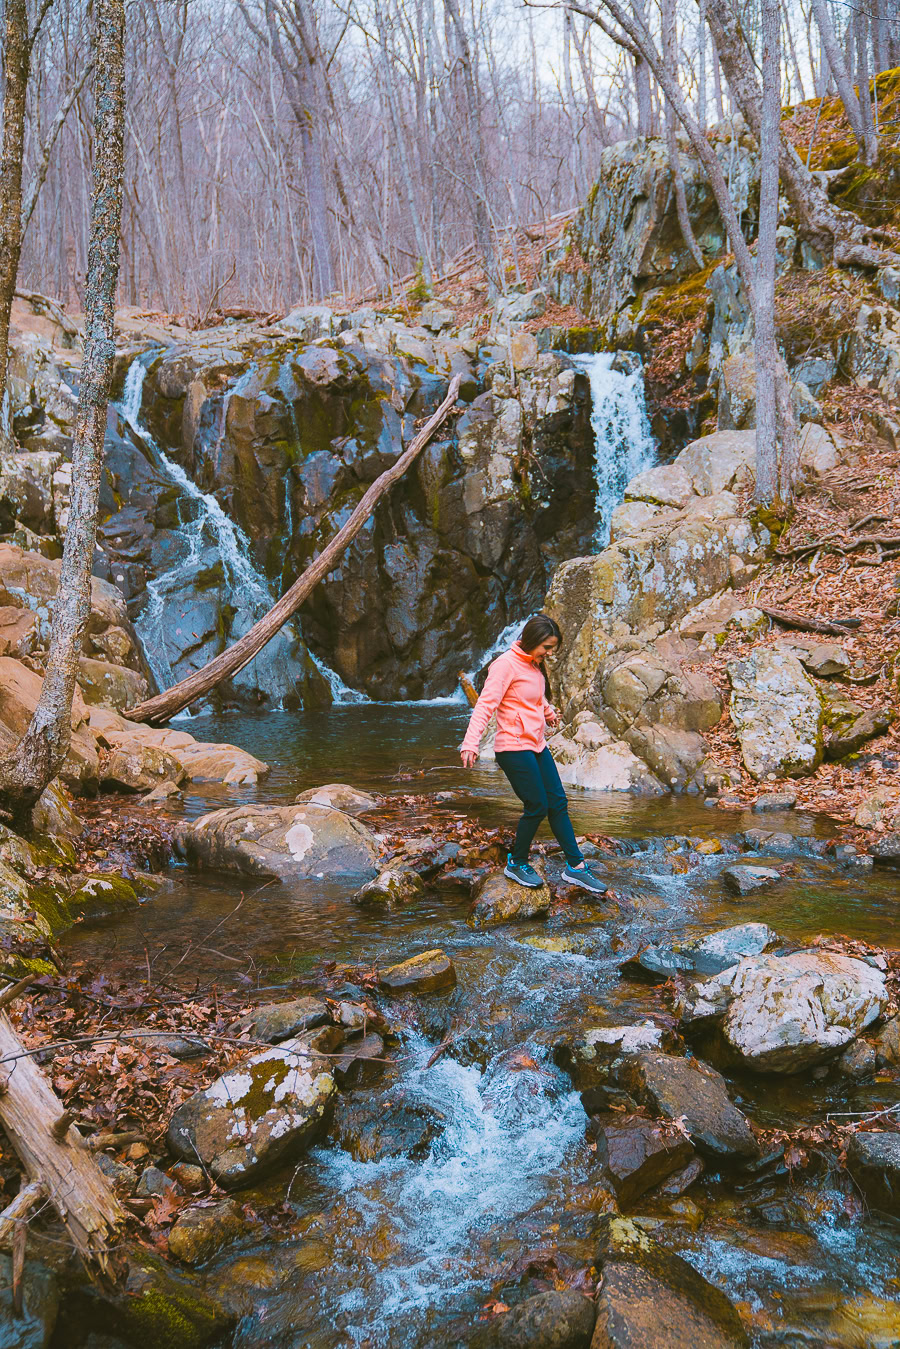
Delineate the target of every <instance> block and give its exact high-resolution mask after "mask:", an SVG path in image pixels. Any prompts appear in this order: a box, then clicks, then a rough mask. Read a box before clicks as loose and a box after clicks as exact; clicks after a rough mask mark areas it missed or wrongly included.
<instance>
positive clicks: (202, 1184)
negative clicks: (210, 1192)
mask: <svg viewBox="0 0 900 1349" xmlns="http://www.w3.org/2000/svg"><path fill="white" fill-rule="evenodd" d="M169 1171H170V1174H171V1175H172V1176H174V1178H175V1179H176V1180H177V1181H178V1184H179V1185H180V1186H182V1188H183V1189H185V1190H187V1192H188V1193H189V1194H197V1193H198V1192H199V1191H201V1190H207V1189H208V1188H209V1181H208V1180H207V1178H206V1172H205V1171H204V1170H203V1167H202V1166H194V1165H192V1163H191V1162H175V1163H174V1165H173V1166H171V1167H170V1168H169Z"/></svg>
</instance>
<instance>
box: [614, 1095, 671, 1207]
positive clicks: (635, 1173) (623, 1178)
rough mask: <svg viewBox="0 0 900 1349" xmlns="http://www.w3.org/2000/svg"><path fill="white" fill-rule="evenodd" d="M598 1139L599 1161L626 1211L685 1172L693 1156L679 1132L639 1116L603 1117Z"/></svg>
mask: <svg viewBox="0 0 900 1349" xmlns="http://www.w3.org/2000/svg"><path fill="white" fill-rule="evenodd" d="M596 1139H597V1161H598V1162H599V1164H600V1165H601V1166H602V1168H603V1171H604V1173H605V1175H606V1176H607V1178H608V1179H609V1181H610V1183H611V1184H612V1187H613V1190H614V1191H615V1195H616V1199H617V1200H618V1202H619V1204H621V1206H622V1207H623V1208H630V1206H631V1205H632V1204H634V1202H635V1201H636V1200H637V1199H640V1197H641V1195H642V1194H645V1193H646V1192H647V1190H652V1189H653V1186H654V1185H658V1184H659V1183H660V1181H663V1180H666V1179H667V1178H668V1177H669V1176H671V1175H674V1174H675V1172H676V1171H681V1170H683V1169H684V1167H686V1166H687V1164H688V1162H689V1161H690V1160H691V1158H692V1157H693V1155H694V1149H693V1147H692V1146H691V1143H690V1141H689V1140H688V1139H687V1138H686V1137H685V1136H684V1134H683V1133H681V1131H680V1130H678V1129H675V1128H672V1127H671V1126H667V1125H664V1124H659V1123H656V1122H654V1121H653V1120H649V1119H643V1118H641V1116H639V1115H631V1116H627V1115H626V1116H624V1117H623V1116H620V1115H616V1116H609V1115H607V1116H604V1117H603V1118H602V1119H599V1120H598V1121H597V1125H596Z"/></svg>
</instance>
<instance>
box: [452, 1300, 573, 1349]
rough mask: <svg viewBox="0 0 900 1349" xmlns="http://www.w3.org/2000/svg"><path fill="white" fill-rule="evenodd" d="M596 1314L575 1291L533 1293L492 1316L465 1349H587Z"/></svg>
mask: <svg viewBox="0 0 900 1349" xmlns="http://www.w3.org/2000/svg"><path fill="white" fill-rule="evenodd" d="M595 1318H596V1312H595V1311H594V1303H593V1301H592V1299H591V1298H589V1297H585V1295H584V1293H579V1292H577V1291H576V1290H575V1289H571V1288H564V1289H562V1290H560V1291H559V1292H556V1291H551V1292H549V1293H537V1294H536V1295H535V1296H534V1297H529V1298H526V1299H525V1301H524V1302H520V1303H518V1304H517V1305H516V1306H515V1307H511V1308H510V1310H509V1311H508V1312H501V1313H500V1314H499V1315H497V1316H492V1317H491V1319H490V1321H489V1322H488V1323H487V1324H486V1325H484V1326H479V1327H478V1328H477V1329H476V1331H475V1333H474V1335H473V1336H472V1338H471V1339H470V1340H469V1349H590V1344H591V1336H592V1334H593V1332H594V1320H595Z"/></svg>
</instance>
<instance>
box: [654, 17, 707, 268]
mask: <svg viewBox="0 0 900 1349" xmlns="http://www.w3.org/2000/svg"><path fill="white" fill-rule="evenodd" d="M662 39H663V60H664V61H665V63H666V65H667V66H668V67H669V69H670V70H671V71H672V72H673V74H674V76H675V78H676V79H677V78H678V27H677V20H676V16H675V0H662ZM664 116H665V123H666V149H667V151H668V155H669V165H670V167H671V169H672V182H673V186H674V191H675V209H676V212H677V215H678V227H679V229H680V230H681V237H682V239H684V242H685V245H686V247H687V250H688V252H689V253H690V255H691V257H692V258H693V259H694V262H695V264H696V266H697V268H698V270H702V269H703V267H704V266H705V265H706V261H705V259H704V257H703V251H702V249H701V248H700V245H699V244H698V243H697V239H696V237H695V235H694V231H693V228H692V226H691V216H690V212H689V211H688V205H687V195H686V193H685V189H684V174H683V173H682V171H681V158H680V156H679V154H678V137H677V135H676V132H675V112H674V109H673V108H672V105H671V103H670V102H669V100H668V99H666V100H665V107H664ZM702 125H703V122H702V119H701V120H700V126H701V127H702Z"/></svg>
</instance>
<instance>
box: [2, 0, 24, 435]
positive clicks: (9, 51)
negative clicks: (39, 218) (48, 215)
mask: <svg viewBox="0 0 900 1349" xmlns="http://www.w3.org/2000/svg"><path fill="white" fill-rule="evenodd" d="M30 57H31V48H30V44H29V41H28V15H27V12H26V9H25V0H6V37H5V41H4V46H3V75H4V81H5V86H4V94H3V159H2V162H0V449H8V448H11V445H12V416H11V409H10V401H9V390H8V387H7V366H8V364H9V316H10V313H11V311H12V302H13V294H14V292H15V289H16V275H17V273H18V270H19V255H20V253H21V251H22V152H23V148H24V145H25V96H26V93H27V90H28V67H29V64H30Z"/></svg>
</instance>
